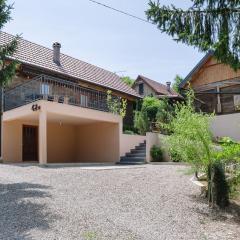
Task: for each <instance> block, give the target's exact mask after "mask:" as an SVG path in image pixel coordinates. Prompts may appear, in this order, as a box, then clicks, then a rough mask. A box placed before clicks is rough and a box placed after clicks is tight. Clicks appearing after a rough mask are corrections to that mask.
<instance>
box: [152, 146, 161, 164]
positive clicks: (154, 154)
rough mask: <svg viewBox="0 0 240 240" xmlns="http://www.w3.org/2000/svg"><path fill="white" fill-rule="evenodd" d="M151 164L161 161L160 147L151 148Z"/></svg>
mask: <svg viewBox="0 0 240 240" xmlns="http://www.w3.org/2000/svg"><path fill="white" fill-rule="evenodd" d="M150 154H151V157H152V160H153V162H162V161H163V152H162V149H161V148H160V147H157V146H155V145H154V146H153V147H152V148H151V151H150Z"/></svg>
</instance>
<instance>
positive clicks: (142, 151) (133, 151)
mask: <svg viewBox="0 0 240 240" xmlns="http://www.w3.org/2000/svg"><path fill="white" fill-rule="evenodd" d="M131 153H146V149H142V150H137V149H131Z"/></svg>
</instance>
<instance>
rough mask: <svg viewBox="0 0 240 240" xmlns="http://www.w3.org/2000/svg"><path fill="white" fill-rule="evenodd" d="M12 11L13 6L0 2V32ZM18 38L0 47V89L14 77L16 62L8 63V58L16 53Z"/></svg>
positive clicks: (2, 0)
mask: <svg viewBox="0 0 240 240" xmlns="http://www.w3.org/2000/svg"><path fill="white" fill-rule="evenodd" d="M12 9H13V5H8V4H7V1H6V0H0V30H1V29H2V28H3V26H4V24H6V23H7V22H8V21H10V20H11V16H10V14H11V10H12ZM0 34H1V33H0ZM18 38H19V37H18V36H17V37H15V38H14V39H13V40H12V41H11V42H9V43H8V44H5V45H1V46H0V87H4V86H6V84H7V83H8V82H9V81H10V80H11V79H12V78H13V76H14V75H15V70H16V65H17V62H16V61H8V57H10V56H12V55H13V54H14V52H15V51H16V49H17V42H18Z"/></svg>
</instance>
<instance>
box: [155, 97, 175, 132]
mask: <svg viewBox="0 0 240 240" xmlns="http://www.w3.org/2000/svg"><path fill="white" fill-rule="evenodd" d="M174 113H175V107H174V105H172V104H170V103H169V102H168V100H167V99H163V100H161V101H160V105H159V108H158V111H157V114H156V125H157V127H158V128H159V129H160V132H161V133H162V134H167V135H169V134H171V130H170V129H169V127H168V125H169V123H170V122H171V121H172V119H173V116H174Z"/></svg>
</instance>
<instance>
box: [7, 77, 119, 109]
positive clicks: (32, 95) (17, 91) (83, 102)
mask: <svg viewBox="0 0 240 240" xmlns="http://www.w3.org/2000/svg"><path fill="white" fill-rule="evenodd" d="M43 84H46V85H47V87H45V86H44V85H43ZM114 98H116V99H117V100H118V101H120V98H119V97H114ZM41 99H43V100H48V101H55V102H56V101H57V102H59V103H67V104H70V105H74V106H80V107H85V108H91V109H96V110H100V111H105V112H108V111H109V109H108V104H107V93H106V92H103V91H98V90H95V89H91V88H87V87H82V86H80V85H79V84H77V83H74V82H71V81H67V80H64V79H60V78H55V77H52V76H48V75H44V74H41V75H39V76H37V77H34V78H33V79H31V80H30V81H27V82H24V83H21V84H19V85H17V86H15V87H13V88H11V89H7V90H6V91H5V92H4V106H5V108H4V109H5V110H10V109H13V108H17V107H19V106H23V105H26V104H28V103H30V102H34V101H37V100H41Z"/></svg>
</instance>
